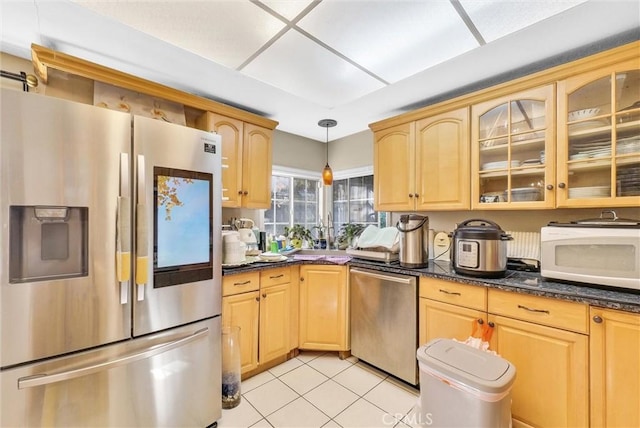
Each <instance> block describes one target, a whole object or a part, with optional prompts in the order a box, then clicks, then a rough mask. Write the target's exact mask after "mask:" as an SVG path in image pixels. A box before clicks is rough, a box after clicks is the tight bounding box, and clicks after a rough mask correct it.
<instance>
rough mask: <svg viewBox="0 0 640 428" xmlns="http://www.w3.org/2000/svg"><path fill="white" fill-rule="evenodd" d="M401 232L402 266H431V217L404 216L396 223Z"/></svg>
mask: <svg viewBox="0 0 640 428" xmlns="http://www.w3.org/2000/svg"><path fill="white" fill-rule="evenodd" d="M396 228H397V229H398V230H399V231H400V266H403V267H408V268H419V267H427V266H428V265H429V217H426V216H422V215H418V214H403V215H401V216H400V220H399V221H398V223H396Z"/></svg>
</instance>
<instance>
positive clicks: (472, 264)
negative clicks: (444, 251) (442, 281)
mask: <svg viewBox="0 0 640 428" xmlns="http://www.w3.org/2000/svg"><path fill="white" fill-rule="evenodd" d="M452 238H453V245H452V248H451V251H452V258H451V263H452V265H453V270H454V271H456V273H459V274H463V275H470V276H477V277H483V278H500V277H503V276H504V275H505V273H506V272H507V241H509V240H511V239H513V238H511V235H509V234H508V233H506V232H505V231H503V230H502V229H501V228H500V226H498V225H497V224H496V223H494V222H492V221H489V220H482V219H470V220H466V221H464V222H462V223H460V224H459V225H458V227H456V229H455V230H454V231H453V233H452Z"/></svg>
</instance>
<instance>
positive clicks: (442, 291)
mask: <svg viewBox="0 0 640 428" xmlns="http://www.w3.org/2000/svg"><path fill="white" fill-rule="evenodd" d="M438 291H439V292H441V293H444V294H450V295H452V296H462V294H460V293H458V292H457V291H447V290H443V289H442V288H440V289H439V290H438Z"/></svg>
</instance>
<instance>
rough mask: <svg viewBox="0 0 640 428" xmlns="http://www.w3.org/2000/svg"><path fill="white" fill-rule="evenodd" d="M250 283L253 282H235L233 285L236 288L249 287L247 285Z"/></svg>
mask: <svg viewBox="0 0 640 428" xmlns="http://www.w3.org/2000/svg"><path fill="white" fill-rule="evenodd" d="M250 282H251V280H247V281H245V282H234V283H233V285H234V286H236V287H240V286H242V285H247V284H249V283H250Z"/></svg>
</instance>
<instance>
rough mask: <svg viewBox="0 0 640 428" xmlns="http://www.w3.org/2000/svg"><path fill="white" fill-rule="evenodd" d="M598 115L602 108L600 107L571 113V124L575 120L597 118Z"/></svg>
mask: <svg viewBox="0 0 640 428" xmlns="http://www.w3.org/2000/svg"><path fill="white" fill-rule="evenodd" d="M598 113H600V108H598V107H594V108H586V109H583V110H575V111H570V112H569V122H573V121H574V120H582V119H589V118H590V117H593V116H596V115H597V114H598Z"/></svg>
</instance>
